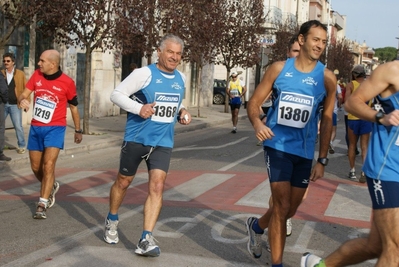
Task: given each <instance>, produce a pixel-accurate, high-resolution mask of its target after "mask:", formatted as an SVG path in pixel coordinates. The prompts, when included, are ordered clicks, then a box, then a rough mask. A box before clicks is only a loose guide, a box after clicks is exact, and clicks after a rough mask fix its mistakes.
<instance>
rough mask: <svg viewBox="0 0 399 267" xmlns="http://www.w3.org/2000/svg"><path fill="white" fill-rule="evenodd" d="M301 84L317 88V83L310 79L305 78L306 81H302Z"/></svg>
mask: <svg viewBox="0 0 399 267" xmlns="http://www.w3.org/2000/svg"><path fill="white" fill-rule="evenodd" d="M302 83H306V84H309V85H314V86H317V82H315V80H314V79H313V78H312V77H307V78H306V79H303V80H302Z"/></svg>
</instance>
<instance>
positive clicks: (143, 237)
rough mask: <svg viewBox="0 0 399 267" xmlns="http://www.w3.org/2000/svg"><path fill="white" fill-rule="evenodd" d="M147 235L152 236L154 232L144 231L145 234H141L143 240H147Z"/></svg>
mask: <svg viewBox="0 0 399 267" xmlns="http://www.w3.org/2000/svg"><path fill="white" fill-rule="evenodd" d="M147 234H149V235H152V232H150V231H146V230H144V231H143V233H142V234H141V239H145V236H146V235H147Z"/></svg>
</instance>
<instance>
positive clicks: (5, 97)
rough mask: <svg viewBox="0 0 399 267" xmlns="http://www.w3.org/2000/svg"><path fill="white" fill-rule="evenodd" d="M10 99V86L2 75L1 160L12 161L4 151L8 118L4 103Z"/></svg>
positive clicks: (0, 86) (0, 110) (0, 76)
mask: <svg viewBox="0 0 399 267" xmlns="http://www.w3.org/2000/svg"><path fill="white" fill-rule="evenodd" d="M7 101H8V86H7V83H6V80H5V79H4V76H3V75H0V161H10V160H11V158H10V157H7V156H6V155H4V153H3V149H4V140H5V138H4V134H5V130H6V120H5V118H4V104H5V103H7Z"/></svg>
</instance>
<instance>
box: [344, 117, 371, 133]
mask: <svg viewBox="0 0 399 267" xmlns="http://www.w3.org/2000/svg"><path fill="white" fill-rule="evenodd" d="M348 127H349V129H351V130H352V131H353V133H354V134H355V135H362V134H368V133H371V131H372V130H373V123H372V122H370V121H364V120H348Z"/></svg>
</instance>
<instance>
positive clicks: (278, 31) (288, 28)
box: [266, 20, 299, 67]
mask: <svg viewBox="0 0 399 267" xmlns="http://www.w3.org/2000/svg"><path fill="white" fill-rule="evenodd" d="M298 30H299V29H298V26H297V24H296V23H295V24H294V23H291V22H290V21H288V20H287V21H285V22H284V23H279V24H274V35H275V37H276V39H275V40H276V42H275V43H274V44H273V45H271V46H270V54H269V61H268V64H267V65H266V67H267V66H269V65H271V64H273V63H274V62H276V61H281V60H286V59H287V49H288V44H289V41H290V39H291V38H292V37H293V36H294V35H295V34H297V32H298Z"/></svg>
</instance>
